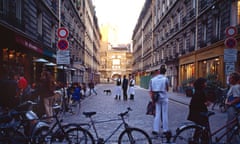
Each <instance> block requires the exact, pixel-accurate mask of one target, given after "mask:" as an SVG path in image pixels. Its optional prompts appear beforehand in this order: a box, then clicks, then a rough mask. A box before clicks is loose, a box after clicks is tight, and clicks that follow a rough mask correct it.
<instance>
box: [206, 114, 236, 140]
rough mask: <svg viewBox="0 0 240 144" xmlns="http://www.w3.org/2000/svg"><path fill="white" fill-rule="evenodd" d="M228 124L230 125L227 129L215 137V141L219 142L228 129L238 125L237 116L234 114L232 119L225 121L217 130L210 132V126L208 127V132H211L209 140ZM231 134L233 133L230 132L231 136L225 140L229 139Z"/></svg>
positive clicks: (230, 129)
mask: <svg viewBox="0 0 240 144" xmlns="http://www.w3.org/2000/svg"><path fill="white" fill-rule="evenodd" d="M229 125H230V126H231V127H230V128H229V129H228V130H226V131H225V132H224V133H223V134H221V135H220V136H219V137H215V140H216V142H219V141H220V140H221V139H222V138H223V137H224V136H226V135H227V134H228V133H229V132H230V131H232V129H233V128H234V127H235V126H238V118H237V116H236V117H235V118H234V119H233V120H231V121H229V122H227V123H226V124H225V125H223V126H222V127H220V128H218V129H217V130H215V131H214V132H211V130H210V128H209V132H210V133H211V134H210V139H211V141H212V138H213V136H215V135H217V134H218V133H219V132H221V131H223V130H225V128H227V127H228V126H229ZM233 135H234V134H232V135H231V137H230V138H229V139H227V141H229V140H230V139H231V138H232V137H233Z"/></svg>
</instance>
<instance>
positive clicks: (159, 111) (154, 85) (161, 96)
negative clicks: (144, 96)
mask: <svg viewBox="0 0 240 144" xmlns="http://www.w3.org/2000/svg"><path fill="white" fill-rule="evenodd" d="M165 73H166V67H165V65H162V66H161V67H160V73H159V74H158V73H157V74H155V76H154V77H153V78H152V79H151V80H150V82H149V91H150V95H151V98H152V99H153V101H154V102H155V104H156V114H155V118H154V123H153V131H152V134H154V135H158V134H159V132H160V120H162V125H163V130H162V131H163V133H167V132H168V131H169V128H168V95H167V92H168V86H169V82H168V79H167V77H166V76H165Z"/></svg>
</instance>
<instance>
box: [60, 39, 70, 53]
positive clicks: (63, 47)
mask: <svg viewBox="0 0 240 144" xmlns="http://www.w3.org/2000/svg"><path fill="white" fill-rule="evenodd" d="M57 47H58V48H59V49H60V50H66V49H67V48H68V41H67V40H65V39H62V40H59V41H58V43H57Z"/></svg>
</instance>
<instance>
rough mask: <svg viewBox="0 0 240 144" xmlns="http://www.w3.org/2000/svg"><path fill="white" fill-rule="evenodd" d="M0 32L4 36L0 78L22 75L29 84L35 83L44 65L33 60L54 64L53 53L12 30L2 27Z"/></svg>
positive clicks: (0, 45)
mask: <svg viewBox="0 0 240 144" xmlns="http://www.w3.org/2000/svg"><path fill="white" fill-rule="evenodd" d="M0 30H1V32H2V33H4V34H5V36H4V37H3V40H2V41H1V44H0V54H1V59H0V77H2V76H4V75H6V74H8V75H12V74H14V73H19V74H21V73H22V74H24V76H25V77H26V79H27V80H28V81H29V83H32V82H35V81H37V80H38V79H39V77H40V72H41V71H42V68H43V66H44V63H41V62H35V61H34V60H35V59H38V58H41V57H43V58H44V59H46V60H47V62H48V61H49V62H50V61H53V62H54V60H55V58H54V53H53V52H50V51H47V50H44V49H43V48H42V47H41V46H40V45H39V44H38V43H37V42H34V41H32V40H31V39H30V38H26V37H24V36H23V35H21V34H19V33H16V32H14V31H12V30H9V29H6V28H4V27H0Z"/></svg>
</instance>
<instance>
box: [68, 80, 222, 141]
mask: <svg viewBox="0 0 240 144" xmlns="http://www.w3.org/2000/svg"><path fill="white" fill-rule="evenodd" d="M114 86H115V85H113V84H99V85H97V86H96V91H97V93H98V95H94V94H93V95H92V96H89V97H87V98H85V99H84V100H83V101H82V104H81V110H80V113H79V115H73V116H71V115H70V114H68V115H67V116H66V118H65V122H75V123H84V122H88V120H89V119H88V118H85V117H84V116H83V114H82V112H84V111H86V112H89V111H95V112H97V114H96V115H95V116H93V118H94V119H95V120H96V121H102V120H109V119H115V118H118V116H117V115H118V114H119V113H121V112H124V111H125V110H126V109H127V107H131V108H132V111H131V112H130V115H129V118H128V119H127V121H128V122H129V124H130V125H131V126H133V127H138V128H141V129H144V130H145V131H146V132H147V133H148V134H149V135H150V137H153V136H152V135H151V131H152V123H153V116H151V115H146V106H147V104H148V102H149V100H150V97H149V95H148V90H146V89H142V88H140V87H136V89H135V90H136V96H135V99H134V100H127V101H123V100H122V99H121V100H115V99H114V97H115V96H114V89H115V87H114ZM104 89H111V91H112V94H111V95H106V94H105V93H104V92H103V90H104ZM169 97H170V101H169V128H170V130H171V131H172V133H173V134H175V130H176V128H177V127H179V126H180V125H181V124H182V123H184V122H187V120H186V118H187V114H188V105H187V103H188V102H189V101H190V98H189V97H185V96H184V95H183V94H176V93H171V92H170V93H169ZM184 102H185V103H184ZM209 110H210V109H209ZM214 112H215V113H216V115H214V116H212V117H211V118H210V122H211V126H212V130H215V129H216V128H217V127H219V126H220V125H222V124H224V123H225V121H226V114H225V113H221V112H220V111H219V110H218V108H217V107H216V110H214ZM119 122H120V121H114V122H107V123H101V124H97V130H98V132H99V135H100V136H101V137H103V138H106V137H107V136H109V135H110V134H111V132H112V131H113V129H114V128H115V127H117V124H119ZM117 136H118V134H116V135H114V136H113V140H112V141H114V142H115V140H116V137H117ZM153 141H156V140H153ZM157 141H159V139H158V140H157ZM154 143H158V142H154Z"/></svg>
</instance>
